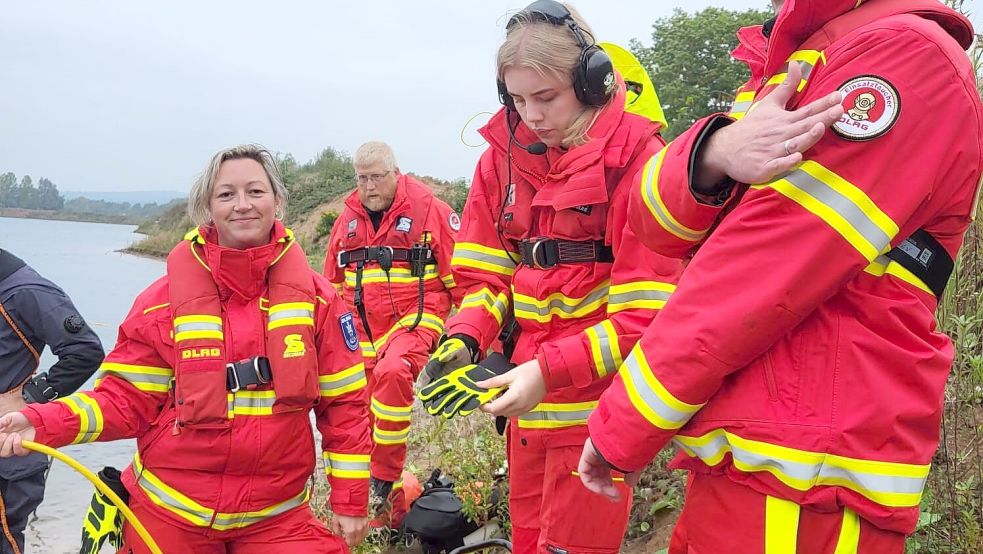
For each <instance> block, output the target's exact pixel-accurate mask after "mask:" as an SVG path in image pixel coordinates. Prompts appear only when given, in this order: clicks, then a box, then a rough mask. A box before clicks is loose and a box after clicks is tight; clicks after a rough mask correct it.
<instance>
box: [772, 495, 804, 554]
mask: <svg viewBox="0 0 983 554" xmlns="http://www.w3.org/2000/svg"><path fill="white" fill-rule="evenodd" d="M799 511H800V508H799V505H798V504H796V503H795V502H791V501H789V500H785V499H783V498H776V497H774V496H766V497H765V554H795V542H796V540H797V539H798V536H799Z"/></svg>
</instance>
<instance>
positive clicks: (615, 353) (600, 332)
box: [585, 319, 624, 378]
mask: <svg viewBox="0 0 983 554" xmlns="http://www.w3.org/2000/svg"><path fill="white" fill-rule="evenodd" d="M585 332H586V334H587V340H588V341H589V343H590V351H591V357H593V358H594V367H595V368H597V376H598V378H604V377H607V376H608V375H610V374H612V373H614V372H615V371H618V368H619V367H621V364H622V363H623V362H624V359H623V358H622V356H621V346H620V345H619V344H618V331H617V330H616V329H615V328H614V324H612V323H611V321H610V320H607V319H605V320H604V321H602V322H600V323H598V324H597V325H594V326H593V327H588V328H587V330H586V331H585Z"/></svg>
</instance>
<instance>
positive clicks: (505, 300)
mask: <svg viewBox="0 0 983 554" xmlns="http://www.w3.org/2000/svg"><path fill="white" fill-rule="evenodd" d="M468 308H482V309H483V310H484V311H486V312H488V313H489V314H491V315H492V317H494V318H495V321H497V322H498V324H499V325H501V324H502V322H503V321H504V320H505V314H506V312H507V311H508V309H509V297H508V295H506V294H505V293H504V292H502V293H499V294H498V295H497V296H495V295H493V294H492V292H491V290H490V289H489V288H488V287H483V288H482V289H481V290H479V291H477V292H472V293H471V294H469V295H467V296H465V297H464V299H463V300H461V306H460V307H459V308H458V311H459V312H461V311H464V310H466V309H468Z"/></svg>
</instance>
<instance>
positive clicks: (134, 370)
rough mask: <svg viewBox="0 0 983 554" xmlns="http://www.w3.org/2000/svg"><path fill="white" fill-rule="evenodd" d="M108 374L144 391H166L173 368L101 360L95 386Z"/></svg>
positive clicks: (172, 375)
mask: <svg viewBox="0 0 983 554" xmlns="http://www.w3.org/2000/svg"><path fill="white" fill-rule="evenodd" d="M109 375H114V376H116V377H119V378H120V379H123V380H124V381H126V382H128V383H130V384H131V385H133V386H134V387H136V388H137V389H138V390H141V391H144V392H167V390H168V388H169V386H170V382H171V379H172V378H173V377H174V370H173V369H171V368H169V367H153V366H146V365H131V364H121V363H116V362H103V363H102V365H100V366H99V373H98V374H97V375H96V383H95V386H96V387H98V386H99V385H100V384H102V381H103V379H105V378H106V377H108V376H109Z"/></svg>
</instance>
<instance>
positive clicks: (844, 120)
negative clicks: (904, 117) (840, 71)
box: [833, 75, 901, 140]
mask: <svg viewBox="0 0 983 554" xmlns="http://www.w3.org/2000/svg"><path fill="white" fill-rule="evenodd" d="M839 91H840V92H841V93H843V109H844V110H845V112H844V113H843V117H841V118H840V120H839V121H837V122H836V123H834V124H833V131H834V132H835V133H836V134H837V135H840V136H841V137H843V138H845V139H847V140H871V139H874V138H877V137H879V136H881V135H883V134H884V133H886V132H888V131H890V130H891V127H893V126H894V124H895V122H897V120H898V115H900V114H901V97H900V96H898V91H897V89H895V88H894V86H893V85H892V84H891V83H889V82H887V81H886V80H885V79H882V78H880V77H875V76H873V75H864V76H861V77H855V78H853V79H850V80H849V81H847V82H846V83H843V85H841V86H840V88H839Z"/></svg>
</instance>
